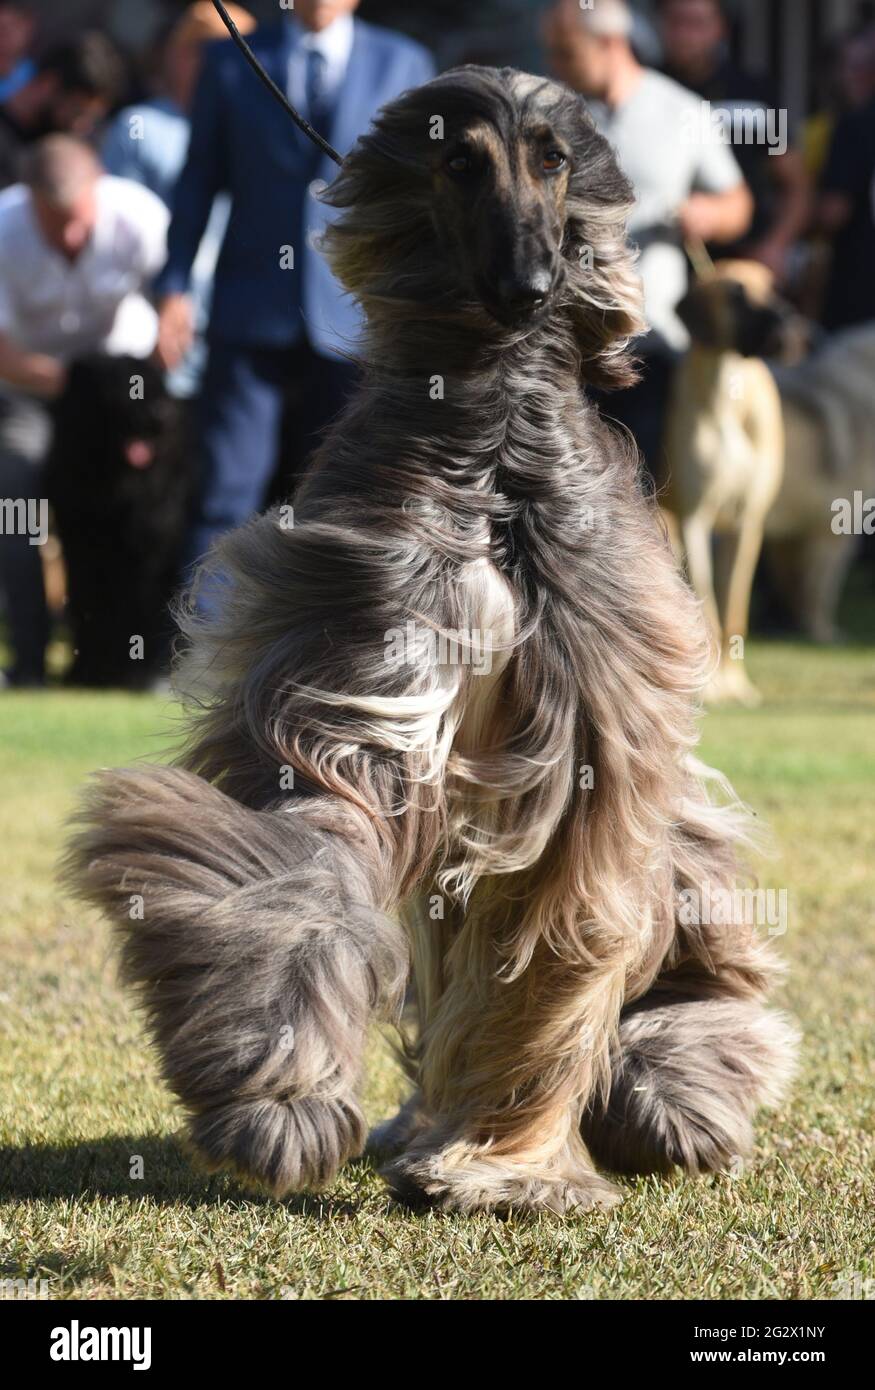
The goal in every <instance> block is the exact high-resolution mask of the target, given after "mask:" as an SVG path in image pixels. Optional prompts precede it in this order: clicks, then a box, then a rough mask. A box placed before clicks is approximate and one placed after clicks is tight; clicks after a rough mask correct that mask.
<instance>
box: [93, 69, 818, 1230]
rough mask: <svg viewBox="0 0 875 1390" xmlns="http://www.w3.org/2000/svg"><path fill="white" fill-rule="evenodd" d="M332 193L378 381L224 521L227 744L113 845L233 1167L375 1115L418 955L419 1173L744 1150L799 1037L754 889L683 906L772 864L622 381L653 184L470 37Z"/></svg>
mask: <svg viewBox="0 0 875 1390" xmlns="http://www.w3.org/2000/svg"><path fill="white" fill-rule="evenodd" d="M328 200H329V201H330V202H331V203H332V204H334V205H335V206H336V207H338V208H340V209H342V215H341V216H340V218H339V220H338V222H337V224H336V225H335V226H334V227H333V229H332V230H331V231H330V232H329V233H328V236H327V251H328V254H329V257H330V260H331V262H332V265H333V267H334V269H335V271H336V273H337V275H338V276H339V278H340V280H341V281H342V283H343V284H344V285H345V286H346V287H347V289H348V290H350V291H351V292H352V293H353V294H354V295H356V296H357V297H358V299H359V300H360V301H361V303H362V305H363V307H364V309H365V312H366V315H367V321H368V330H367V339H366V343H365V348H364V353H363V356H364V359H365V361H366V364H367V372H366V379H365V381H364V384H363V386H362V388H361V390H360V391H359V392H358V394H357V395H356V397H355V399H354V400H353V401H352V402H351V403H350V405H349V407H348V408H347V410H346V412H345V413H344V414H343V416H342V417H341V419H340V420H339V421H338V422H337V424H336V425H335V426H334V428H333V429H332V430H331V432H330V433H329V434H328V436H327V437H326V439H325V442H324V444H323V445H322V447H321V448H320V450H319V451H318V453H317V455H316V457H315V460H314V463H313V466H312V469H311V471H310V473H309V475H308V476H307V478H306V480H305V482H304V485H303V487H302V488H301V491H300V493H299V494H298V496H297V497H296V498H295V507H294V517H293V524H292V517H291V516H290V514H289V513H288V511H287V510H286V511H283V510H282V509H280V510H278V511H275V512H272V513H269V514H268V515H266V516H262V517H258V518H256V519H255V520H253V521H252V522H250V523H249V524H248V525H247V526H245V527H243V528H242V529H241V530H239V531H238V532H236V533H235V534H233V535H231V536H230V537H228V538H227V540H226V541H225V542H224V543H223V544H221V545H220V547H219V548H218V551H217V553H216V555H215V559H214V569H215V572H216V575H217V578H216V579H215V580H214V581H213V582H214V585H215V586H216V590H217V591H218V594H219V598H218V600H217V599H216V596H215V590H214V593H213V601H212V602H211V604H210V605H208V606H209V608H210V612H209V613H208V614H207V616H204V617H199V618H198V617H195V616H194V615H193V614H192V615H190V616H189V619H188V623H187V626H188V635H189V638H190V648H189V651H188V655H187V658H186V660H185V662H184V665H183V668H182V672H181V681H182V684H183V687H184V688H185V689H186V690H187V691H188V693H189V695H190V696H191V697H193V698H194V700H195V701H196V703H197V708H196V710H195V713H194V715H193V722H192V725H191V737H190V742H189V744H188V747H187V751H186V752H185V754H184V756H183V757H182V758H181V760H180V763H179V765H178V766H177V767H175V768H157V767H143V768H139V769H131V770H127V771H121V772H113V773H106V774H102V775H101V776H100V778H99V780H98V782H97V784H96V787H95V788H94V790H93V791H92V793H91V796H90V799H89V801H88V803H87V806H86V808H85V810H84V812H83V816H84V825H83V826H82V828H81V830H80V832H79V834H78V837H77V840H76V842H75V844H74V846H73V849H72V851H71V864H72V874H73V878H74V881H75V882H76V884H77V886H78V889H79V891H80V892H82V893H84V894H85V895H86V896H87V897H88V898H90V899H91V900H92V901H94V902H97V903H99V904H100V905H101V906H102V907H103V908H105V909H106V910H107V911H108V912H109V913H110V915H111V916H112V917H113V919H114V920H115V922H116V923H117V925H118V928H119V929H120V934H121V939H122V950H123V961H124V970H125V974H126V977H127V979H128V980H129V981H131V982H132V983H133V984H134V985H136V986H137V988H138V990H139V991H140V993H141V995H142V998H143V1001H144V1003H145V1006H146V1009H147V1011H148V1016H149V1020H150V1023H151V1028H152V1033H153V1036H154V1038H155V1040H156V1042H157V1045H158V1049H159V1052H160V1055H161V1058H162V1062H163V1068H164V1074H165V1076H166V1078H167V1080H168V1082H169V1084H170V1086H171V1087H172V1088H173V1090H174V1091H175V1092H176V1093H177V1095H178V1096H179V1097H180V1099H181V1100H182V1101H183V1103H184V1105H185V1106H186V1108H187V1110H188V1112H189V1115H190V1133H191V1138H192V1141H193V1143H194V1145H195V1147H196V1148H197V1149H198V1150H199V1151H200V1152H201V1154H202V1155H203V1156H204V1157H205V1158H206V1160H207V1161H208V1162H209V1163H210V1164H212V1165H214V1166H232V1167H234V1168H236V1169H237V1170H238V1171H241V1172H242V1173H244V1174H246V1175H248V1176H251V1177H255V1178H256V1179H259V1180H261V1181H263V1182H265V1183H267V1184H268V1185H269V1186H270V1187H271V1188H272V1190H274V1191H275V1192H276V1193H278V1194H279V1193H283V1192H286V1191H289V1190H293V1189H298V1188H301V1187H304V1186H311V1185H323V1184H326V1183H328V1182H329V1181H330V1180H331V1179H332V1177H333V1175H334V1174H335V1173H336V1171H337V1168H338V1166H339V1165H340V1164H341V1163H342V1162H343V1161H344V1160H345V1159H346V1158H348V1157H350V1156H351V1155H354V1154H357V1153H359V1152H360V1151H361V1150H362V1148H363V1146H364V1143H365V1138H366V1129H365V1124H364V1120H363V1115H362V1110H361V1106H360V1100H359V1092H360V1086H361V1081H362V1075H361V1074H362V1065H363V1052H364V1048H365V1040H366V1034H367V1031H368V1027H369V1024H370V1023H371V1021H372V1019H373V1018H374V1017H375V1015H376V1016H382V1017H385V1016H394V1015H396V1014H397V1011H398V1009H399V1007H400V1000H401V997H402V993H403V990H404V987H405V982H406V980H407V977H408V971H409V967H410V964H411V959H412V965H413V970H414V974H415V981H416V997H417V1003H418V1008H419V1013H420V1024H421V1026H420V1030H419V1033H418V1036H417V1039H416V1042H415V1044H413V1045H412V1052H411V1066H412V1068H413V1070H414V1071H415V1079H416V1090H415V1093H414V1095H413V1097H412V1099H411V1101H410V1102H409V1103H408V1105H407V1106H405V1108H404V1110H403V1111H402V1113H401V1115H400V1116H399V1117H398V1119H397V1120H396V1121H395V1122H394V1123H392V1124H390V1125H389V1126H387V1127H384V1128H383V1130H382V1132H381V1136H380V1140H381V1143H382V1145H383V1146H384V1147H386V1148H388V1149H389V1150H391V1151H394V1157H393V1158H392V1160H391V1162H390V1163H389V1166H388V1167H387V1168H386V1169H385V1170H384V1171H385V1172H386V1174H387V1177H388V1179H389V1182H390V1184H391V1186H392V1187H393V1189H394V1190H395V1191H396V1192H397V1193H398V1194H400V1195H402V1196H405V1197H414V1198H415V1197H424V1198H425V1199H427V1200H431V1201H434V1202H436V1203H438V1204H441V1205H443V1206H446V1207H455V1208H459V1209H463V1210H472V1209H476V1208H506V1207H508V1206H523V1207H525V1206H528V1207H548V1208H550V1209H553V1210H558V1211H562V1210H566V1209H568V1208H570V1207H572V1206H584V1207H585V1206H591V1205H593V1204H603V1205H607V1204H610V1203H612V1202H613V1201H616V1200H618V1196H619V1194H618V1192H617V1189H616V1188H615V1187H614V1186H613V1185H612V1184H611V1183H610V1182H609V1181H608V1180H607V1179H606V1178H604V1177H603V1176H601V1175H600V1174H599V1173H598V1172H597V1171H596V1169H595V1165H594V1161H593V1159H595V1160H596V1161H599V1162H601V1163H603V1164H604V1165H607V1166H611V1167H614V1168H616V1169H619V1170H621V1171H639V1170H643V1171H646V1170H649V1169H666V1168H668V1167H670V1166H671V1165H672V1164H674V1163H680V1164H683V1165H685V1166H686V1167H688V1168H689V1169H691V1170H693V1171H696V1170H698V1169H701V1168H709V1167H719V1166H721V1165H723V1164H726V1163H728V1162H729V1161H730V1160H731V1159H732V1157H733V1156H734V1155H742V1154H744V1153H745V1152H746V1151H747V1150H748V1148H749V1146H750V1143H751V1118H752V1115H753V1113H754V1111H755V1109H756V1107H757V1106H758V1105H759V1104H760V1103H772V1102H774V1101H775V1100H777V1098H778V1096H779V1095H780V1092H781V1089H782V1085H783V1083H784V1081H785V1080H786V1078H787V1075H788V1074H789V1071H790V1067H791V1060H792V1054H793V1049H794V1033H793V1030H792V1028H791V1027H790V1026H789V1025H788V1024H787V1023H786V1022H785V1021H784V1020H783V1019H782V1018H781V1017H780V1016H779V1015H777V1014H770V1013H767V1012H766V1011H765V1010H764V1009H763V1008H762V1005H761V1003H760V1000H761V998H762V996H763V995H764V993H765V992H766V990H767V987H768V985H769V983H770V980H771V977H772V974H773V971H774V965H773V963H772V962H771V960H770V955H769V951H768V948H767V945H766V943H764V942H763V941H762V940H761V939H760V938H759V937H758V936H757V934H756V932H755V930H754V929H753V927H752V926H751V925H750V924H749V923H741V922H739V923H736V924H734V925H731V926H716V925H699V924H697V923H695V922H690V921H689V920H687V918H686V917H685V916H684V915H683V914H681V913H679V911H678V895H679V894H686V896H687V899H688V898H689V894H690V893H691V892H704V891H709V892H711V893H713V892H715V891H718V890H725V889H727V888H729V887H731V885H732V884H733V882H734V878H735V873H736V868H735V858H734V853H735V852H734V845H735V843H736V841H737V840H738V838H739V836H741V835H743V818H742V817H741V816H740V815H739V813H738V812H737V811H733V810H723V809H720V808H719V807H718V806H716V805H715V804H712V801H711V799H710V798H709V796H708V795H707V793H706V791H705V789H704V783H703V780H702V778H703V776H704V770H703V769H701V768H699V767H698V766H697V765H696V764H694V763H693V762H692V760H691V750H692V748H693V746H694V744H695V742H696V728H695V716H696V710H697V704H696V697H697V692H698V691H699V689H700V688H701V686H702V684H703V682H704V680H705V678H706V675H707V670H706V667H707V662H708V646H707V639H706V635H705V631H704V626H703V623H702V621H701V618H700V614H699V610H698V607H697V605H696V603H695V601H694V599H693V597H692V595H691V594H690V593H689V591H688V590H687V588H686V587H685V585H684V583H683V582H682V580H681V579H680V577H679V576H678V574H677V572H676V570H675V566H674V564H673V562H672V558H671V555H670V551H669V549H668V546H667V544H666V542H665V540H664V537H663V535H662V534H661V532H660V530H659V527H658V524H657V522H656V519H655V511H654V508H653V505H652V504H651V502H650V501H649V500H647V499H645V498H644V496H643V494H642V492H641V490H640V488H639V482H638V474H637V460H636V458H635V457H634V453H633V451H632V450H631V449H630V447H629V445H628V444H627V443H626V442H625V441H624V440H622V439H621V438H620V437H619V436H618V435H617V434H616V433H614V432H613V431H612V430H611V429H609V428H608V427H607V426H606V425H605V424H604V423H603V422H602V421H601V419H600V418H599V415H598V413H597V411H596V410H595V409H594V408H593V407H592V406H591V405H589V404H588V403H587V401H586V399H585V395H584V393H583V390H582V383H586V382H589V383H593V384H597V385H599V386H615V387H616V386H622V385H623V384H626V383H628V382H629V381H630V380H632V379H633V373H632V369H631V367H630V364H629V360H628V344H629V341H630V339H631V338H632V337H633V336H634V335H635V334H636V333H637V332H639V331H640V329H641V327H642V321H641V300H640V288H639V282H638V279H637V277H636V275H635V272H634V266H633V263H632V260H631V258H630V255H629V253H628V251H627V248H626V242H625V217H626V214H627V212H628V210H629V206H630V202H631V191H630V188H629V186H628V184H627V183H626V181H625V179H624V178H623V177H622V175H621V174H620V173H619V171H618V169H617V166H616V164H615V161H614V158H613V155H612V153H611V151H610V148H609V147H608V145H607V144H606V142H605V141H604V140H603V139H602V138H601V137H600V136H599V135H598V134H597V133H596V131H595V129H594V128H593V126H592V124H591V122H590V120H589V117H588V116H587V114H586V111H585V107H584V105H583V103H582V102H581V101H580V100H579V99H578V98H577V97H576V96H574V95H572V94H571V93H570V92H569V91H567V90H566V89H564V88H562V87H559V86H557V85H556V84H553V83H551V82H547V81H541V80H539V79H535V78H532V77H529V76H526V75H524V74H521V73H518V72H515V71H513V70H508V69H505V70H501V71H496V70H491V69H483V68H464V69H459V70H456V71H454V72H451V73H448V74H446V75H445V76H443V77H441V78H439V79H437V80H436V81H435V82H433V83H430V84H428V85H427V86H425V87H423V88H420V89H419V90H417V91H415V92H412V93H408V94H407V95H406V96H405V97H403V98H401V99H400V100H399V101H397V102H395V103H393V104H392V105H391V106H389V107H387V108H386V109H385V110H384V111H383V112H382V114H381V116H380V118H379V119H378V121H377V122H376V125H375V127H374V128H373V130H372V131H371V132H370V133H369V134H368V135H367V136H365V137H364V138H363V139H362V140H361V141H360V142H359V144H358V145H357V146H356V148H355V149H354V151H353V152H352V154H351V155H350V156H349V157H348V159H347V160H346V161H345V164H344V167H343V170H342V172H341V174H340V176H339V178H338V179H337V180H336V182H335V183H334V184H333V185H332V186H331V189H330V191H329V194H328ZM715 782H716V783H719V779H715ZM718 790H719V786H718ZM134 893H137V894H141V895H142V897H143V900H144V918H143V920H133V921H132V920H131V918H130V915H129V914H130V901H131V895H132V894H134Z"/></svg>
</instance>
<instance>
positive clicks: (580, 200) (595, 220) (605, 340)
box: [563, 98, 647, 390]
mask: <svg viewBox="0 0 875 1390" xmlns="http://www.w3.org/2000/svg"><path fill="white" fill-rule="evenodd" d="M572 116H573V124H572V129H571V134H572V143H573V146H574V171H573V173H572V175H571V177H570V179H569V181H568V193H567V197H566V224H565V241H564V245H563V253H564V255H565V259H566V261H567V265H568V272H567V273H568V289H569V292H570V295H571V305H570V307H571V310H572V314H573V317H574V323H575V328H576V332H577V340H578V343H579V346H580V349H581V354H582V357H583V375H584V377H585V379H586V380H587V381H588V382H589V383H590V384H591V385H593V386H600V387H603V388H605V389H608V390H611V389H613V390H616V389H618V388H621V387H624V386H631V385H633V384H634V382H635V381H637V379H638V373H637V371H636V369H635V362H634V358H633V355H632V353H631V352H630V345H631V342H632V340H633V339H634V338H636V337H638V336H639V335H640V334H643V333H645V332H646V331H647V322H646V320H645V317H644V292H643V288H642V285H641V277H640V275H639V274H638V272H637V270H636V267H635V254H634V253H633V251H632V249H631V248H630V246H629V243H628V240H627V235H626V222H627V219H628V217H629V214H630V213H631V211H632V208H633V207H634V203H635V195H634V193H633V191H632V186H631V184H630V183H629V181H628V180H627V179H626V177H625V175H624V174H622V173H621V172H620V168H619V165H618V164H617V161H616V158H615V156H614V153H613V150H612V149H611V147H610V145H609V144H608V142H607V140H606V139H605V138H604V137H603V136H602V135H600V134H599V133H598V131H597V130H596V128H595V126H594V124H593V121H592V118H591V116H590V115H589V112H588V111H587V109H586V105H585V103H584V102H583V100H582V99H580V98H576V99H575V109H574V110H573V113H572ZM564 128H565V129H566V130H567V129H568V125H565V127H564Z"/></svg>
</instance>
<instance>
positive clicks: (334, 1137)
mask: <svg viewBox="0 0 875 1390" xmlns="http://www.w3.org/2000/svg"><path fill="white" fill-rule="evenodd" d="M364 1141H365V1125H364V1116H363V1115H362V1113H361V1111H360V1109H359V1107H358V1105H357V1104H356V1103H355V1101H348V1102H345V1101H342V1100H338V1099H335V1098H333V1097H332V1098H321V1097H317V1096H310V1097H307V1098H304V1099H301V1100H294V1101H279V1100H273V1099H265V1100H252V1101H240V1100H235V1101H230V1102H228V1104H226V1105H221V1106H216V1107H215V1108H214V1109H211V1110H207V1111H204V1112H203V1113H202V1114H200V1115H195V1116H194V1117H193V1118H192V1120H191V1122H190V1125H189V1142H190V1145H191V1148H192V1149H193V1150H194V1152H195V1154H196V1155H197V1156H198V1158H199V1159H200V1161H201V1163H202V1164H203V1165H204V1166H205V1167H206V1168H207V1169H208V1170H210V1171H216V1170H219V1169H229V1170H230V1171H231V1172H233V1173H235V1174H236V1175H237V1177H238V1178H240V1179H241V1180H242V1181H243V1182H246V1183H253V1184H254V1185H256V1186H257V1187H263V1188H266V1189H267V1190H268V1191H269V1192H271V1193H272V1194H273V1195H274V1196H275V1197H283V1196H285V1195H286V1194H287V1193H290V1192H303V1191H305V1190H307V1189H313V1188H315V1189H317V1190H320V1189H323V1188H325V1187H328V1186H329V1185H330V1183H331V1182H332V1181H333V1180H334V1178H335V1176H336V1174H337V1171H338V1169H339V1168H340V1166H341V1164H342V1163H344V1162H345V1161H346V1160H347V1159H348V1158H353V1157H355V1156H356V1155H358V1154H360V1153H361V1151H362V1149H363V1147H364Z"/></svg>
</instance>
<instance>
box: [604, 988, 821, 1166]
mask: <svg viewBox="0 0 875 1390" xmlns="http://www.w3.org/2000/svg"><path fill="white" fill-rule="evenodd" d="M797 1041H798V1039H797V1034H796V1030H795V1029H794V1028H793V1026H792V1025H791V1024H790V1023H789V1021H788V1020H787V1019H786V1018H784V1017H783V1016H782V1015H781V1014H779V1013H775V1012H772V1011H770V1010H767V1009H764V1008H763V1007H762V1005H760V1004H758V1003H756V1002H754V1001H752V1000H741V999H729V998H718V997H711V998H700V999H696V998H692V997H689V996H687V997H684V996H682V995H677V996H672V995H670V994H668V995H667V994H664V993H662V992H661V991H659V990H656V991H654V992H653V993H652V994H650V995H648V996H647V997H646V998H645V999H643V1000H641V1001H640V1002H639V1003H637V1004H635V1005H634V1006H633V1007H632V1008H631V1009H629V1011H628V1012H627V1013H626V1014H624V1016H623V1018H622V1020H621V1024H620V1034H619V1044H618V1050H617V1055H616V1058H615V1061H614V1067H613V1074H612V1080H611V1092H610V1099H609V1101H608V1103H607V1105H606V1106H601V1105H598V1106H594V1107H592V1108H591V1109H589V1110H588V1111H587V1113H586V1115H585V1117H584V1121H583V1125H582V1133H583V1137H584V1139H585V1140H586V1143H587V1145H588V1146H589V1148H590V1151H591V1152H592V1153H593V1155H594V1156H595V1158H596V1159H597V1161H598V1162H599V1163H600V1164H601V1165H602V1166H604V1167H606V1168H608V1169H611V1170H612V1171H614V1172H618V1173H651V1172H668V1171H669V1170H670V1169H671V1168H672V1167H674V1166H675V1165H677V1166H679V1167H681V1168H685V1169H687V1170H688V1171H689V1172H692V1173H698V1172H703V1171H715V1170H717V1171H722V1170H727V1169H730V1170H731V1169H732V1168H733V1166H734V1165H737V1164H738V1163H740V1162H743V1161H744V1159H746V1158H747V1157H748V1156H749V1154H750V1152H751V1149H752V1147H753V1118H754V1115H755V1114H756V1111H757V1110H758V1109H759V1108H760V1107H761V1106H766V1107H771V1106H775V1105H777V1104H778V1102H779V1101H780V1100H781V1098H782V1096H783V1094H784V1091H785V1088H786V1085H787V1083H788V1081H789V1079H790V1077H791V1075H792V1072H793V1063H794V1053H795V1049H796V1044H797Z"/></svg>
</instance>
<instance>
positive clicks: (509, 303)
mask: <svg viewBox="0 0 875 1390" xmlns="http://www.w3.org/2000/svg"><path fill="white" fill-rule="evenodd" d="M552 288H553V277H552V275H551V274H550V271H549V270H546V269H544V270H533V271H531V272H530V273H527V274H524V275H506V276H502V278H501V279H500V280H499V282H498V292H499V294H500V296H501V300H502V303H503V304H504V305H505V306H506V307H507V309H508V310H509V311H510V312H511V313H513V314H519V315H523V314H528V313H534V312H535V310H537V309H540V308H541V306H542V305H544V304H546V302H547V299H548V298H549V295H550V291H551V289H552Z"/></svg>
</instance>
